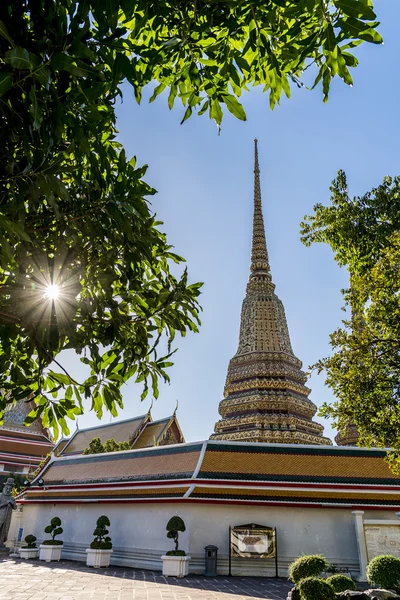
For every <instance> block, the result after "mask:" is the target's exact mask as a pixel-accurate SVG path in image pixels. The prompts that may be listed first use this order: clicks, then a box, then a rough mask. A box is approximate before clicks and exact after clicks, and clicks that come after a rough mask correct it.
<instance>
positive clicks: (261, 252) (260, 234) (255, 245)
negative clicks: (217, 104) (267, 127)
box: [250, 138, 271, 279]
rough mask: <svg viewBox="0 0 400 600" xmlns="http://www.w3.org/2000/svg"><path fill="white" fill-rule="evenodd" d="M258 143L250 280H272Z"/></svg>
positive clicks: (255, 152)
mask: <svg viewBox="0 0 400 600" xmlns="http://www.w3.org/2000/svg"><path fill="white" fill-rule="evenodd" d="M257 142H258V140H257V138H256V139H255V140H254V217H253V240H252V247H251V267H250V271H251V274H250V279H251V278H253V277H256V276H258V275H268V278H269V279H271V275H270V267H269V260H268V252H267V244H266V241H265V230H264V219H263V214H262V206H261V187H260V168H259V165H258V146H257Z"/></svg>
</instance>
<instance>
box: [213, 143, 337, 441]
mask: <svg viewBox="0 0 400 600" xmlns="http://www.w3.org/2000/svg"><path fill="white" fill-rule="evenodd" d="M274 290H275V285H274V284H273V282H272V277H271V270H270V265H269V259H268V251H267V244H266V240H265V229H264V219H263V214H262V205H261V189H260V169H259V165H258V148H257V140H255V156H254V217H253V238H252V250H251V266H250V277H249V282H248V284H247V289H246V297H245V299H244V301H243V305H242V315H241V323H240V334H239V345H238V349H237V352H236V354H235V356H234V357H233V358H232V360H231V361H230V363H229V367H228V375H227V378H226V383H225V390H224V400H222V401H221V402H220V405H219V413H220V415H221V417H222V418H221V419H220V420H219V421H218V422H217V423H216V425H215V431H214V433H213V434H212V435H211V439H214V440H233V441H245V442H273V443H281V444H282V443H286V444H320V445H326V444H329V445H331V444H332V442H331V440H329V439H328V438H325V437H323V436H322V432H323V427H322V425H320V424H319V423H315V422H314V421H313V420H312V418H313V416H314V415H315V413H316V406H315V405H314V404H313V403H312V402H311V400H309V399H308V395H309V393H310V390H309V389H308V388H307V387H305V385H304V384H305V381H306V376H305V374H304V373H303V371H301V366H302V365H301V362H300V361H299V360H298V358H296V357H295V355H294V354H293V350H292V346H291V343H290V337H289V331H288V327H287V322H286V316H285V310H284V308H283V304H282V302H281V301H280V300H279V298H278V296H277V295H276V294H275V291H274Z"/></svg>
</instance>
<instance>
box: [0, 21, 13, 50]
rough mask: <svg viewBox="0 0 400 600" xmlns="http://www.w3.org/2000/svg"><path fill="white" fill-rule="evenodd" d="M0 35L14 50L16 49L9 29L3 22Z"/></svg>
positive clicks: (0, 23)
mask: <svg viewBox="0 0 400 600" xmlns="http://www.w3.org/2000/svg"><path fill="white" fill-rule="evenodd" d="M0 35H1V36H2V37H3V38H5V39H6V40H7V41H8V42H9V43H10V46H12V47H13V48H14V47H15V44H14V42H13V40H12V38H11V36H10V34H9V33H8V31H7V27H6V26H5V24H4V23H3V21H0Z"/></svg>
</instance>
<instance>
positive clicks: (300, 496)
mask: <svg viewBox="0 0 400 600" xmlns="http://www.w3.org/2000/svg"><path fill="white" fill-rule="evenodd" d="M254 176H255V193H254V224H253V246H252V261H251V270H250V279H249V283H248V286H247V293H246V297H245V300H244V302H243V309H242V321H241V328H240V336H239V347H238V351H237V353H236V355H235V356H234V357H233V358H232V360H231V362H230V365H229V369H228V376H227V380H226V387H225V398H224V400H223V401H222V402H221V404H220V414H221V417H222V418H221V420H220V421H219V422H218V423H217V424H216V426H215V433H214V434H213V435H212V436H211V437H212V439H211V440H201V441H193V442H189V443H187V442H185V441H184V439H183V436H182V434H181V432H180V428H179V425H178V423H177V420H176V415H175V414H174V415H172V417H169V418H167V419H164V420H162V421H153V420H152V419H151V414H150V412H149V413H147V415H143V416H141V417H137V418H134V419H128V420H125V421H120V422H119V423H118V422H114V423H110V424H108V425H100V426H96V427H91V428H89V429H84V430H79V429H78V430H77V431H75V433H74V434H73V435H72V436H71V438H70V439H69V440H61V441H60V442H59V444H58V447H57V448H56V449H55V452H54V453H53V455H52V456H51V459H50V460H49V461H48V462H47V463H46V465H45V466H44V467H43V468H42V469H41V471H40V472H39V473H38V474H36V475H35V478H34V479H33V480H32V481H31V483H30V485H29V486H28V487H27V488H26V489H25V490H24V491H23V492H22V493H21V494H20V495H19V496H18V497H17V505H18V509H17V510H16V511H14V514H13V521H12V527H11V529H10V532H9V537H8V541H7V544H8V545H9V546H10V547H11V548H14V549H16V548H18V533H19V532H21V530H22V531H23V536H25V535H27V534H33V535H35V536H36V537H37V539H38V542H37V543H38V544H39V543H41V542H42V541H43V540H44V539H46V537H48V536H47V535H46V533H45V531H44V530H45V528H46V526H47V525H48V524H49V522H50V520H51V519H52V518H53V517H55V516H57V517H59V518H60V519H61V521H62V528H63V534H62V536H60V538H61V540H62V541H63V545H62V558H65V559H73V560H80V561H85V560H86V556H87V553H86V550H87V549H88V548H89V545H90V543H91V541H92V540H93V530H94V527H95V523H96V521H97V519H98V518H99V517H100V516H101V515H106V516H107V517H108V518H109V520H110V523H111V525H110V527H109V531H110V533H109V535H110V537H111V539H112V555H111V564H112V565H121V566H125V567H130V568H136V569H155V570H161V568H162V564H163V559H162V557H163V555H165V553H166V551H168V550H172V549H173V547H172V545H173V544H172V540H171V539H169V538H168V537H167V535H166V524H167V523H168V521H169V519H170V518H171V517H172V516H174V515H179V516H180V517H181V518H182V519H183V521H184V523H185V526H186V529H185V531H184V532H182V533H181V534H180V535H179V543H180V549H181V550H184V551H185V552H186V554H187V556H186V557H184V558H182V557H180V560H182V561H183V560H185V561H187V564H188V569H189V573H193V574H195V573H197V574H200V573H204V569H205V547H207V546H208V545H213V546H217V547H218V559H217V574H218V575H226V574H228V573H230V574H232V575H251V576H275V575H279V576H281V577H285V576H287V572H288V566H289V564H290V563H291V562H292V561H293V560H295V559H296V558H298V557H299V556H300V555H302V554H323V555H324V556H325V557H326V558H327V560H328V562H329V563H330V564H331V565H332V566H333V567H334V568H335V569H336V570H337V571H338V572H341V573H346V574H350V575H351V576H352V577H354V578H356V579H359V580H361V581H366V567H367V563H368V561H369V560H371V558H373V557H375V556H377V555H379V554H395V555H396V556H400V519H399V517H400V475H398V474H396V473H394V472H393V471H391V470H390V468H389V465H388V463H387V461H385V458H386V452H385V451H384V450H380V449H376V448H372V449H366V448H357V447H340V446H332V443H331V441H330V440H329V439H327V438H325V437H323V436H322V427H321V425H319V424H317V423H315V422H314V421H313V417H314V415H315V411H316V407H315V406H314V404H313V403H312V402H311V401H310V400H309V399H308V395H309V390H308V389H307V388H306V387H305V375H304V373H303V372H302V370H301V362H300V361H299V360H298V359H297V358H296V356H295V355H294V353H293V350H292V347H291V343H290V338H289V333H288V328H287V323H286V318H285V312H284V309H283V305H282V302H281V301H280V300H279V299H278V297H277V296H276V294H275V286H274V284H273V282H272V277H271V272H270V266H269V261H268V254H267V247H266V242H265V233H264V223H263V217H262V210H261V194H260V181H259V167H258V155H257V145H256V148H255V169H254ZM188 402H190V399H189V398H188ZM21 422H22V421H21ZM95 437H99V438H100V440H101V441H102V442H103V443H104V442H105V441H106V440H107V439H110V438H113V439H115V441H118V442H123V441H128V442H129V444H130V449H129V450H123V451H117V452H103V453H99V454H91V455H85V454H83V452H84V450H85V448H86V447H87V446H88V445H89V443H90V441H91V440H92V439H93V438H95ZM245 524H247V525H245ZM253 524H254V527H255V528H256V530H257V531H258V533H257V537H255V536H254V535H253V533H252V532H253V529H254V528H253ZM255 524H257V525H255ZM236 530H239V531H243V530H245V531H247V534H246V535H244V534H243V537H241V538H239V537H236V538H234V539H233V538H232V531H236ZM266 531H269V534H266V533H265V532H266ZM263 532H264V533H263ZM271 532H274V533H273V537H271V536H272V534H271ZM238 535H239V534H238ZM268 536H269V537H268ZM20 537H21V536H20ZM235 540H236V541H235ZM238 540H239V541H238Z"/></svg>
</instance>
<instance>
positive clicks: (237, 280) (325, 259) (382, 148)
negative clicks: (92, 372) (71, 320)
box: [63, 0, 400, 441]
mask: <svg viewBox="0 0 400 600" xmlns="http://www.w3.org/2000/svg"><path fill="white" fill-rule="evenodd" d="M376 4H377V12H378V16H379V18H380V20H381V26H380V28H379V31H380V32H381V34H382V35H383V36H384V40H385V44H384V46H374V45H370V44H363V45H362V46H361V47H360V48H359V50H358V56H359V59H360V65H359V66H358V67H357V68H356V69H353V70H352V75H353V79H354V86H353V87H352V88H350V87H348V86H346V85H344V84H343V83H342V82H341V81H339V80H338V81H337V82H334V84H333V86H332V90H331V94H330V99H329V102H328V103H327V104H323V102H322V92H321V90H320V89H318V90H314V91H313V92H307V91H305V90H297V89H293V95H292V98H291V99H290V100H286V99H284V100H283V101H282V104H281V106H278V107H277V108H276V109H275V110H274V111H273V112H271V111H270V109H269V102H268V97H267V95H265V94H264V95H263V94H262V93H261V92H260V91H258V90H257V89H255V90H252V91H250V92H248V93H247V94H246V95H245V96H243V104H244V106H245V109H246V113H247V121H246V122H245V123H243V122H240V121H237V120H235V119H234V118H233V117H231V115H230V114H229V113H228V114H227V115H225V117H224V120H223V123H222V132H221V134H220V135H219V136H218V133H217V129H216V126H215V124H214V123H213V122H211V121H210V120H209V119H208V117H207V115H203V116H202V117H197V116H193V117H192V118H191V119H189V121H187V122H186V123H185V124H184V125H182V126H180V125H179V123H180V119H181V118H182V115H183V112H184V109H183V108H182V107H181V106H180V105H179V104H178V103H177V104H176V107H175V108H174V110H173V111H169V109H168V107H167V103H166V98H165V96H163V95H162V96H160V97H159V98H158V99H157V100H156V101H155V102H154V103H152V104H150V105H149V104H147V102H146V99H144V100H143V103H142V105H141V106H140V107H138V106H137V105H136V103H135V101H134V99H133V95H132V92H131V90H130V88H129V87H128V86H127V87H126V88H125V93H124V100H123V103H122V105H121V106H119V107H118V110H117V115H118V127H119V131H120V136H119V137H120V140H121V142H122V143H123V145H124V146H125V149H126V152H127V154H128V155H129V156H132V155H135V156H136V157H137V160H138V164H144V163H147V164H148V165H149V170H148V172H147V176H146V180H147V181H148V183H149V184H151V185H152V186H153V187H155V188H156V189H157V190H158V194H157V195H156V196H155V197H153V198H152V206H153V209H154V211H155V212H156V213H157V215H158V217H159V218H160V220H162V221H163V222H164V226H163V227H162V229H163V231H165V232H166V233H167V236H168V239H169V242H170V243H171V244H173V245H174V246H175V250H176V252H177V253H178V254H181V255H182V256H184V257H185V258H186V260H187V266H188V270H189V276H190V280H191V281H193V282H194V281H204V288H203V294H202V296H201V304H202V307H203V313H202V322H203V325H202V327H201V332H200V334H197V335H195V334H192V335H188V336H187V337H186V338H184V339H182V340H180V339H179V340H178V343H179V351H178V353H177V354H176V355H175V365H174V367H172V369H171V370H170V375H171V384H170V385H162V386H161V391H160V397H159V399H158V400H157V401H156V402H155V403H154V406H153V417H154V418H161V417H163V416H166V415H168V414H171V413H172V411H173V410H174V408H175V403H176V400H177V399H178V400H179V411H178V418H179V421H180V424H181V427H182V430H183V433H184V435H185V437H186V440H187V441H192V440H196V439H205V438H208V437H209V435H210V434H211V433H212V432H213V428H214V423H215V421H216V420H217V419H218V403H219V402H220V400H221V399H222V397H223V387H224V383H225V377H226V371H227V366H228V362H229V360H230V358H231V357H232V356H233V354H234V353H235V352H236V348H237V341H238V333H239V321H240V310H241V303H242V300H243V297H244V293H245V287H246V283H247V279H248V274H249V264H250V243H251V222H252V194H253V139H254V138H255V137H257V138H258V140H259V155H260V169H261V186H262V198H263V210H264V220H265V224H266V234H267V244H268V249H269V254H270V262H271V270H272V277H273V280H274V282H275V284H276V292H277V294H278V296H279V297H280V298H281V300H282V301H283V303H284V306H285V309H286V316H287V320H288V325H289V331H290V335H291V340H292V346H293V349H294V352H295V354H296V355H297V356H298V357H299V358H300V359H301V360H302V361H303V365H304V368H305V369H307V367H308V366H309V365H310V364H312V363H314V362H315V361H316V360H317V359H319V358H321V357H324V356H327V355H328V354H329V352H330V346H329V334H330V333H331V332H332V331H334V329H335V328H336V327H337V326H338V325H339V324H340V320H341V319H342V318H343V312H342V311H341V307H342V304H343V302H342V297H341V294H340V290H341V288H343V287H345V286H346V285H347V276H346V272H345V271H344V270H341V269H339V268H338V267H337V266H336V265H335V263H334V260H333V255H332V253H331V251H330V249H329V248H328V247H324V246H321V245H318V246H315V247H312V248H306V247H305V246H303V245H302V244H301V242H300V237H299V223H300V221H301V219H302V217H303V216H304V215H305V214H310V213H311V212H312V208H313V206H314V204H315V203H317V202H322V203H328V201H329V197H330V193H329V185H330V182H331V181H332V179H333V178H334V177H335V175H336V173H337V171H338V170H339V169H344V170H345V171H346V173H347V175H348V182H349V185H350V190H351V193H352V195H356V194H363V193H364V192H366V191H368V190H369V189H371V188H372V187H373V186H375V185H378V184H379V183H380V181H381V180H382V178H383V177H384V176H385V175H396V174H399V171H400V166H399V141H398V140H399V139H400V135H399V134H400V125H399V116H398V115H399V108H398V103H399V99H398V93H399V78H398V75H399V56H400V39H399V36H398V31H397V24H398V22H399V20H400V4H399V3H397V2H394V1H393V0H392V1H391V2H385V3H384V2H382V3H376ZM63 364H64V365H65V366H66V367H67V368H69V369H71V370H72V372H73V373H74V374H75V376H76V377H77V378H79V377H80V376H81V375H83V374H84V367H83V366H82V365H81V364H80V363H79V362H78V360H77V358H76V357H75V356H74V355H71V354H66V355H64V358H63ZM309 385H310V387H311V389H312V393H311V396H310V397H311V399H312V400H313V401H314V402H315V404H317V405H320V404H321V403H322V402H324V401H330V400H332V399H333V398H332V394H331V392H330V390H329V389H328V388H326V387H325V386H324V379H323V377H322V376H317V375H313V377H312V378H311V380H310V381H309ZM123 397H124V403H125V408H124V410H123V411H121V413H120V416H119V418H128V417H131V416H134V415H138V414H143V413H144V412H146V411H147V409H148V407H149V404H150V399H149V400H146V402H144V403H140V399H139V398H140V388H139V386H136V385H135V384H134V383H128V384H127V385H126V386H125V389H124V392H123ZM318 420H319V421H320V422H322V423H323V424H324V426H325V434H327V435H328V436H331V437H332V436H333V435H334V432H333V430H332V429H331V427H330V424H329V422H327V421H325V420H323V419H322V420H321V419H318ZM109 421H110V417H109V415H106V416H105V417H104V418H103V422H109ZM96 423H97V419H96V416H95V415H94V414H93V413H91V412H90V411H87V412H86V414H85V415H84V416H82V417H80V418H79V426H80V427H86V426H91V425H95V424H96ZM72 427H73V428H74V425H72Z"/></svg>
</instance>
